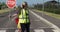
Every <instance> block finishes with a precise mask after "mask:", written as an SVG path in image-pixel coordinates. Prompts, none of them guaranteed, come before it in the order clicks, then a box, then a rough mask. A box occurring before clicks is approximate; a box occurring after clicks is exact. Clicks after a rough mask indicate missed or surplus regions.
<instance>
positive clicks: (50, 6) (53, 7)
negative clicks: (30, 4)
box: [34, 1, 60, 14]
mask: <svg viewBox="0 0 60 32" xmlns="http://www.w3.org/2000/svg"><path fill="white" fill-rule="evenodd" d="M43 8H44V9H43ZM34 9H38V10H41V11H43V10H44V11H46V12H51V13H56V14H60V2H57V1H48V2H45V3H44V4H35V5H34Z"/></svg>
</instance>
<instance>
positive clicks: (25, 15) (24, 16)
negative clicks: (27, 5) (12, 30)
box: [19, 9, 29, 23]
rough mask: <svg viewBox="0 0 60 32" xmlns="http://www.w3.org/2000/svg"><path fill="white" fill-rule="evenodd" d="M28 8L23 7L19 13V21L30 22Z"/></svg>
mask: <svg viewBox="0 0 60 32" xmlns="http://www.w3.org/2000/svg"><path fill="white" fill-rule="evenodd" d="M28 14H29V12H28V10H25V9H22V10H21V14H20V15H19V23H29V16H28Z"/></svg>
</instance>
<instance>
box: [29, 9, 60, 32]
mask: <svg viewBox="0 0 60 32" xmlns="http://www.w3.org/2000/svg"><path fill="white" fill-rule="evenodd" d="M29 11H30V10H29ZM30 12H31V13H32V14H33V15H35V16H36V17H37V18H39V19H40V20H42V21H44V22H45V23H47V24H49V25H51V26H52V27H53V28H54V29H56V30H58V32H60V29H59V27H57V26H56V25H55V24H53V23H51V22H50V21H48V20H46V19H44V18H43V17H41V16H39V15H37V14H36V13H34V12H32V11H30Z"/></svg>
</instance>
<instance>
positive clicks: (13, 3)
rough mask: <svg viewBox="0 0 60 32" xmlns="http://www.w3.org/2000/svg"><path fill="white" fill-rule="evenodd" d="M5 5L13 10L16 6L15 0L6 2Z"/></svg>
mask: <svg viewBox="0 0 60 32" xmlns="http://www.w3.org/2000/svg"><path fill="white" fill-rule="evenodd" d="M6 4H7V6H8V8H14V7H15V5H16V0H7V2H6Z"/></svg>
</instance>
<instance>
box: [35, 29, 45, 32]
mask: <svg viewBox="0 0 60 32" xmlns="http://www.w3.org/2000/svg"><path fill="white" fill-rule="evenodd" d="M34 31H35V32H44V30H43V29H35V30H34Z"/></svg>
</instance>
